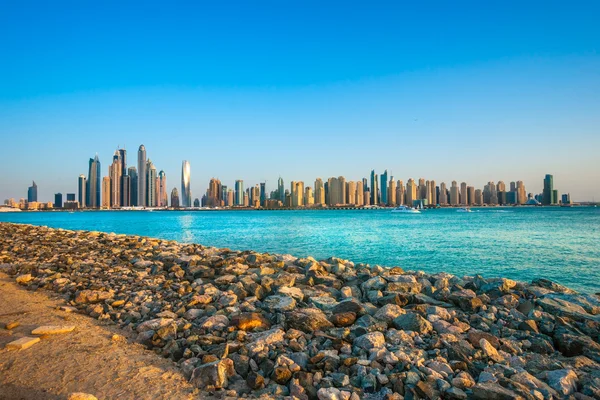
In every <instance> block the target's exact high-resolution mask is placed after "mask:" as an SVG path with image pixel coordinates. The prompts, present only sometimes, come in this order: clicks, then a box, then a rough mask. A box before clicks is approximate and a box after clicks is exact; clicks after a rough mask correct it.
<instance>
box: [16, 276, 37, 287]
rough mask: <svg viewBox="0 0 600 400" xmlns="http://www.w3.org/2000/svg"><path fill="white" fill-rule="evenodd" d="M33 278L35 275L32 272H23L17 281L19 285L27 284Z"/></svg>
mask: <svg viewBox="0 0 600 400" xmlns="http://www.w3.org/2000/svg"><path fill="white" fill-rule="evenodd" d="M32 279H33V276H31V274H23V275H19V276H17V278H16V281H17V283H18V284H19V285H26V284H28V283H29V282H31V280H32Z"/></svg>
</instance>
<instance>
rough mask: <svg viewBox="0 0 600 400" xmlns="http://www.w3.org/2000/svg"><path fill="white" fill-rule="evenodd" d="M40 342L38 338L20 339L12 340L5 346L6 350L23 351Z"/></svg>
mask: <svg viewBox="0 0 600 400" xmlns="http://www.w3.org/2000/svg"><path fill="white" fill-rule="evenodd" d="M39 341H40V338H38V337H22V338H21V339H17V340H14V341H12V342H10V343H8V344H7V345H6V349H8V350H25V349H28V348H30V347H31V346H33V345H34V344H36V343H37V342H39Z"/></svg>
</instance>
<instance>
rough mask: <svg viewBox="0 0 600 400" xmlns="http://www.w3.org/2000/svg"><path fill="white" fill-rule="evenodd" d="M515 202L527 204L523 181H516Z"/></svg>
mask: <svg viewBox="0 0 600 400" xmlns="http://www.w3.org/2000/svg"><path fill="white" fill-rule="evenodd" d="M517 202H518V203H519V204H525V203H527V191H526V190H525V184H524V183H523V181H517Z"/></svg>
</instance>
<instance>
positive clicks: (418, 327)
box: [394, 312, 433, 335]
mask: <svg viewBox="0 0 600 400" xmlns="http://www.w3.org/2000/svg"><path fill="white" fill-rule="evenodd" d="M394 327H395V328H396V329H402V330H404V331H414V332H417V333H419V334H422V335H426V334H428V333H429V332H431V331H432V330H433V326H432V325H431V323H430V322H429V321H427V320H426V319H425V318H423V317H421V316H420V315H419V314H417V313H414V312H409V313H406V314H403V315H400V316H399V317H397V318H396V319H394Z"/></svg>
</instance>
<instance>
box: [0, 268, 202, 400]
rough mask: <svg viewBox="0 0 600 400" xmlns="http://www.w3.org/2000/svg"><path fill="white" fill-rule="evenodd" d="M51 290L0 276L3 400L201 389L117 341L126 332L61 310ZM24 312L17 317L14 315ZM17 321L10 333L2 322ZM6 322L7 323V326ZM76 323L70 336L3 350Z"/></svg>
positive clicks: (163, 395) (166, 395)
mask: <svg viewBox="0 0 600 400" xmlns="http://www.w3.org/2000/svg"><path fill="white" fill-rule="evenodd" d="M49 296H54V295H53V294H51V293H48V292H30V291H27V290H26V289H24V288H21V287H19V286H18V285H17V284H16V283H14V281H13V280H11V279H10V278H8V277H7V276H6V275H5V274H2V273H0V399H1V400H4V399H11V400H12V399H34V398H35V399H38V400H42V399H66V398H67V397H68V395H69V394H70V393H73V392H85V393H90V394H93V395H95V396H96V397H98V399H189V398H196V399H197V398H199V397H200V396H199V395H198V393H197V391H196V392H195V391H194V389H193V387H192V386H191V385H190V384H189V383H188V382H187V381H186V380H185V379H184V378H183V376H182V375H181V373H180V372H179V370H178V369H177V368H176V367H175V365H174V364H173V363H172V362H170V361H169V360H167V359H164V358H162V357H160V356H158V355H156V354H154V353H152V352H150V351H148V350H146V349H144V348H143V347H142V346H141V345H138V344H134V343H128V342H126V341H119V340H116V341H115V340H113V339H112V336H113V335H114V334H121V335H122V334H123V332H122V331H119V330H118V328H117V327H114V326H102V325H101V324H100V323H99V322H98V321H96V320H94V319H91V318H89V317H87V316H84V315H80V314H75V313H67V312H64V311H60V310H58V309H57V307H59V306H62V305H65V303H64V301H63V300H62V299H60V298H59V297H49ZM20 311H26V312H27V313H24V314H23V313H20V314H17V315H6V314H10V313H15V312H20ZM12 321H18V322H20V324H21V325H20V326H19V327H17V328H15V329H13V330H12V331H7V330H5V329H2V327H3V326H4V324H6V323H9V322H12ZM3 323H4V324H3ZM52 324H54V325H65V324H67V325H75V326H76V328H75V331H73V332H71V333H67V334H60V335H52V336H48V337H43V338H42V340H41V342H39V343H37V344H35V345H33V347H30V348H29V349H26V350H20V351H14V350H12V351H9V350H6V349H5V348H4V346H5V345H6V344H7V343H8V342H11V341H13V340H16V339H18V338H20V337H23V336H31V335H30V334H31V331H32V330H33V329H34V328H36V327H38V326H40V325H52Z"/></svg>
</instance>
